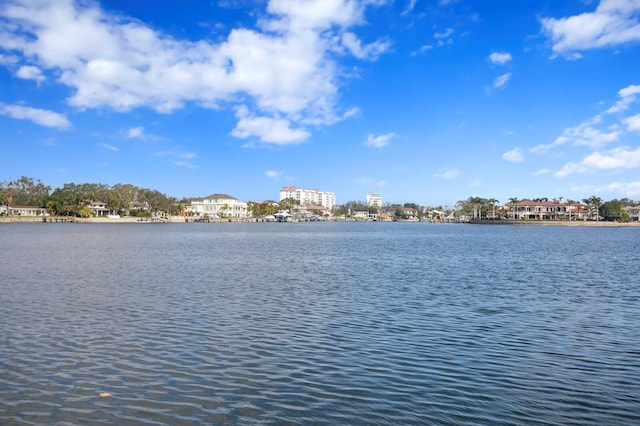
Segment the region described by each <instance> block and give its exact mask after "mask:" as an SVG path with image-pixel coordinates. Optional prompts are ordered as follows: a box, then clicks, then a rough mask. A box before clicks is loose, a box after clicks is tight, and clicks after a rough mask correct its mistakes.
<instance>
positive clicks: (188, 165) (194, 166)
mask: <svg viewBox="0 0 640 426" xmlns="http://www.w3.org/2000/svg"><path fill="white" fill-rule="evenodd" d="M173 164H175V165H176V166H178V167H184V168H187V169H191V170H193V169H197V168H198V167H199V166H198V165H197V164H193V163H191V162H189V161H176V162H174V163H173Z"/></svg>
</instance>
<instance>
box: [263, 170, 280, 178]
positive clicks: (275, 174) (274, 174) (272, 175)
mask: <svg viewBox="0 0 640 426" xmlns="http://www.w3.org/2000/svg"><path fill="white" fill-rule="evenodd" d="M264 174H265V175H266V176H267V177H268V178H270V179H276V178H279V177H280V176H282V172H281V171H278V170H267V171H266V172H264Z"/></svg>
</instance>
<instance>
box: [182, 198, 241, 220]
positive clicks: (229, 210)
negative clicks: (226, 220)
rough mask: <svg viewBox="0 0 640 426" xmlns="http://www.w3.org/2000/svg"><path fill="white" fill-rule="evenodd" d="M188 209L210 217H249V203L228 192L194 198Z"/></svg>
mask: <svg viewBox="0 0 640 426" xmlns="http://www.w3.org/2000/svg"><path fill="white" fill-rule="evenodd" d="M187 211H189V212H193V213H195V214H197V215H199V216H204V215H208V216H209V217H219V218H221V217H233V218H247V217H249V209H248V206H247V203H245V202H244V201H239V200H238V199H237V198H235V197H232V196H231V195H227V194H211V195H209V196H208V197H204V198H203V199H202V200H194V201H192V202H191V205H190V206H189V207H187Z"/></svg>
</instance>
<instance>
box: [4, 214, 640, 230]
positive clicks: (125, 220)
mask: <svg viewBox="0 0 640 426" xmlns="http://www.w3.org/2000/svg"><path fill="white" fill-rule="evenodd" d="M56 219H57V220H56ZM347 221H348V222H368V221H358V220H347ZM261 222H262V221H260V220H257V219H247V220H231V221H229V220H223V219H218V220H212V221H211V223H261ZM330 222H343V221H342V220H340V221H330ZM399 222H405V221H399ZM408 222H415V223H421V222H418V221H408ZM3 223H7V224H9V223H45V222H44V220H43V218H42V217H0V224H3ZM46 223H89V224H100V223H108V224H119V223H121V224H122V223H139V224H147V223H187V220H186V218H185V217H183V216H172V217H171V218H170V219H168V220H157V219H156V220H154V219H150V218H142V219H141V218H139V217H121V218H117V219H116V218H102V217H100V218H97V217H93V218H76V217H58V218H50V217H47V222H46ZM189 223H193V222H192V221H189ZM380 223H382V222H380ZM429 223H431V222H429ZM444 224H447V222H445V223H444ZM456 224H461V225H464V224H471V225H508V226H565V227H605V228H616V227H617V228H621V227H628V228H634V227H637V228H640V222H624V223H621V222H607V221H599V222H594V221H583V220H576V221H560V220H516V221H514V220H471V221H469V222H464V223H456Z"/></svg>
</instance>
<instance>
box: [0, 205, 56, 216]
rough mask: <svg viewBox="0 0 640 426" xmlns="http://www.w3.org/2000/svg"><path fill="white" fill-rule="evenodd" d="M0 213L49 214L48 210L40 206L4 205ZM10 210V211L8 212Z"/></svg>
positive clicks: (18, 214) (0, 208) (19, 214)
mask: <svg viewBox="0 0 640 426" xmlns="http://www.w3.org/2000/svg"><path fill="white" fill-rule="evenodd" d="M2 207H3V208H2ZM2 207H0V214H8V215H9V216H25V217H28V216H48V214H47V210H46V209H45V208H42V207H38V206H9V207H7V206H2ZM7 212H8V213H7Z"/></svg>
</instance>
